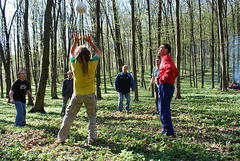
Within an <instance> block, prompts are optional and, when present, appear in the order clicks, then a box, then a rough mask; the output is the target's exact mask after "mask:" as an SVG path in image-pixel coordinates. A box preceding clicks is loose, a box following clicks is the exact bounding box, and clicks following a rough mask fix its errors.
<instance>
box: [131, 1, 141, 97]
mask: <svg viewBox="0 0 240 161" xmlns="http://www.w3.org/2000/svg"><path fill="white" fill-rule="evenodd" d="M134 11H135V10H134V0H131V15H132V16H131V17H132V70H133V79H134V82H135V92H134V99H133V100H134V101H139V98H138V85H137V70H136V54H135V18H134Z"/></svg>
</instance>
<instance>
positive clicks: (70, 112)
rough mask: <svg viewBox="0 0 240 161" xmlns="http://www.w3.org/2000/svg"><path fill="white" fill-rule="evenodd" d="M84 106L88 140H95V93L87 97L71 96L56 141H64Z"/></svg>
mask: <svg viewBox="0 0 240 161" xmlns="http://www.w3.org/2000/svg"><path fill="white" fill-rule="evenodd" d="M83 103H84V105H85V106H86V110H87V115H88V120H89V125H88V138H91V139H96V138H97V135H96V134H95V124H96V113H97V99H96V96H95V93H92V94H89V95H77V94H75V93H74V94H73V95H72V99H71V101H70V103H69V105H68V107H67V110H66V115H65V117H64V119H63V122H62V125H61V128H60V130H59V132H58V141H65V140H66V138H67V136H68V133H69V130H70V127H71V125H72V122H73V120H74V118H75V117H76V115H77V113H78V111H79V110H80V108H81V106H82V104H83Z"/></svg>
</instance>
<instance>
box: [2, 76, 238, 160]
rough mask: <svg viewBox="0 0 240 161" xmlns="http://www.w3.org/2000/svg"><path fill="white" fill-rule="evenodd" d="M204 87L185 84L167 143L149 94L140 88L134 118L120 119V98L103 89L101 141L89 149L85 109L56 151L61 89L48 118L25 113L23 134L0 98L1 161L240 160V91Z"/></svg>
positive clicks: (9, 107) (48, 99) (13, 111)
mask: <svg viewBox="0 0 240 161" xmlns="http://www.w3.org/2000/svg"><path fill="white" fill-rule="evenodd" d="M148 80H149V79H148ZM209 80H210V79H209ZM148 83H149V81H147V84H148ZM199 83H200V82H199ZM199 86H200V85H199ZM205 86H206V87H204V88H197V89H195V88H193V87H190V86H189V80H188V79H187V78H186V79H182V80H181V96H182V97H183V99H180V100H174V99H173V100H172V104H171V110H172V119H173V126H174V130H175V137H167V136H164V135H163V134H162V133H161V122H160V120H159V115H158V114H156V113H155V103H154V98H153V97H151V92H149V91H147V90H145V89H144V88H141V87H139V88H138V89H139V102H134V101H131V107H130V109H131V112H132V113H130V114H128V113H126V112H123V113H119V112H118V110H117V103H118V94H117V92H116V91H115V90H114V87H112V86H111V85H110V83H108V84H107V93H104V90H103V89H102V97H103V100H99V101H98V103H97V104H98V117H97V126H96V131H97V135H98V139H97V141H96V142H95V143H94V144H93V145H88V143H87V135H88V131H87V125H88V119H87V115H86V109H85V107H84V106H83V107H82V108H81V109H80V111H79V113H78V115H77V117H76V118H75V120H74V122H73V125H72V127H71V130H70V133H69V137H68V139H67V143H65V144H64V145H58V146H55V144H54V142H55V141H56V138H57V133H58V131H59V128H60V126H61V123H62V118H61V117H60V112H61V107H62V99H61V84H58V96H59V97H60V99H51V97H50V93H51V92H50V89H51V87H50V86H48V87H47V93H46V96H45V110H46V112H47V113H46V114H42V113H28V112H27V123H28V124H29V125H28V126H25V127H21V128H19V127H18V128H17V127H14V120H15V116H16V109H15V106H14V105H12V104H7V99H6V98H1V99H0V133H1V136H0V144H1V146H0V159H1V160H240V99H239V98H240V91H236V90H229V91H227V92H222V91H220V90H218V89H217V88H215V89H211V88H210V87H211V85H210V83H209V82H206V84H205ZM33 93H35V92H33ZM131 99H132V100H133V93H131ZM30 109H31V106H28V107H27V111H29V110H30Z"/></svg>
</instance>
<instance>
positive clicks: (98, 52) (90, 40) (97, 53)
mask: <svg viewBox="0 0 240 161" xmlns="http://www.w3.org/2000/svg"><path fill="white" fill-rule="evenodd" d="M83 38H84V40H86V41H87V42H88V43H89V44H90V45H91V47H92V48H93V50H94V51H95V53H96V55H97V56H98V58H100V56H101V51H100V50H99V48H98V47H97V46H96V45H95V44H94V43H93V42H92V39H91V34H88V35H84V36H83Z"/></svg>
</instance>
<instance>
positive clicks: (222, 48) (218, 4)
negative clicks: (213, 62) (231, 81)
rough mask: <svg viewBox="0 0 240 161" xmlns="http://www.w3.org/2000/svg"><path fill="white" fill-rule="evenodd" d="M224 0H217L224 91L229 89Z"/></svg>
mask: <svg viewBox="0 0 240 161" xmlns="http://www.w3.org/2000/svg"><path fill="white" fill-rule="evenodd" d="M222 3H223V2H222V0H217V11H218V26H219V40H220V51H221V67H222V74H221V82H222V88H221V90H222V91H227V82H226V62H225V54H224V35H223V25H222Z"/></svg>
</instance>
